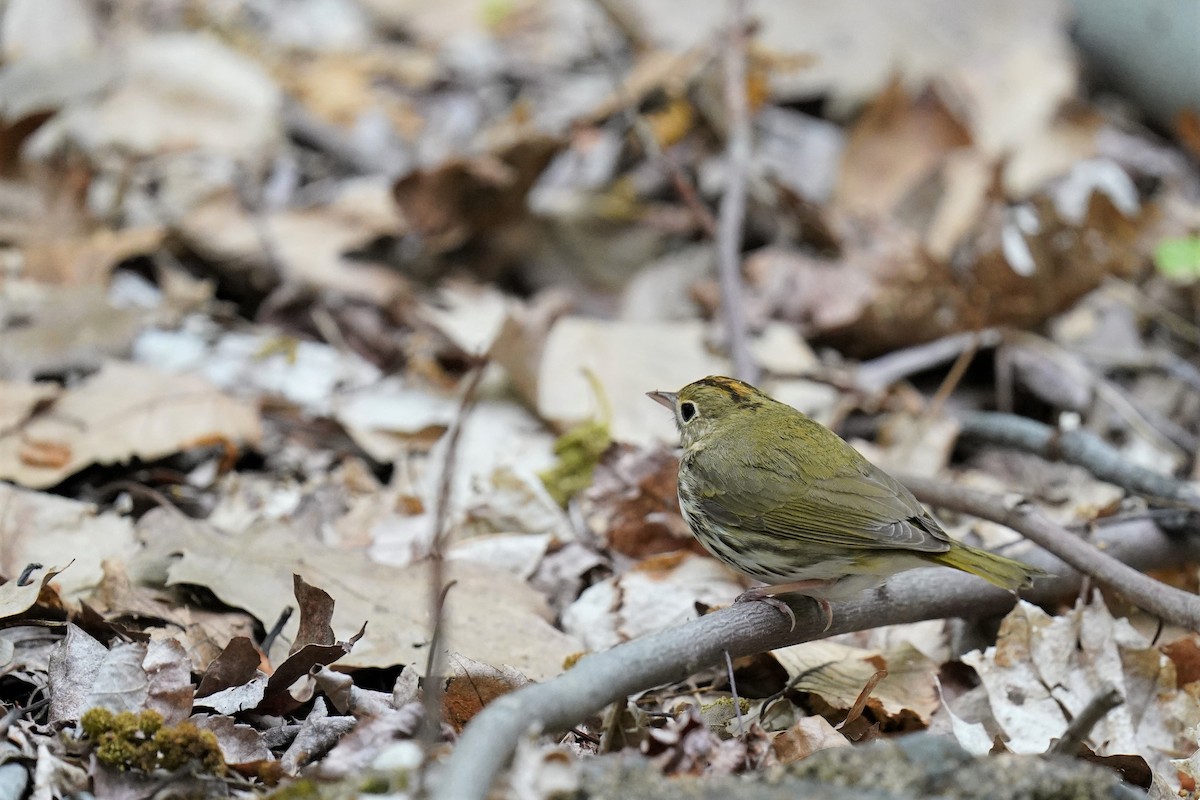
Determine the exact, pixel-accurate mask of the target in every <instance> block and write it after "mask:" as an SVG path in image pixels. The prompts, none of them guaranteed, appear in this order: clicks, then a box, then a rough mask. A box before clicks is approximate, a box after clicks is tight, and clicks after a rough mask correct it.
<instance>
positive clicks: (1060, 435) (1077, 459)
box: [956, 411, 1200, 511]
mask: <svg viewBox="0 0 1200 800" xmlns="http://www.w3.org/2000/svg"><path fill="white" fill-rule="evenodd" d="M956 418H957V419H958V422H959V426H960V435H961V436H964V437H967V438H970V439H974V440H977V441H983V442H987V443H989V444H998V445H1002V446H1004V447H1013V448H1016V449H1018V450H1025V451H1027V452H1030V453H1036V454H1038V455H1040V456H1042V457H1043V458H1049V459H1053V460H1062V461H1066V462H1068V463H1070V464H1078V465H1079V466H1081V467H1084V468H1085V469H1087V470H1088V471H1089V472H1091V473H1092V474H1093V475H1095V476H1096V477H1097V478H1099V479H1100V480H1103V481H1108V482H1109V483H1115V484H1116V485H1118V486H1120V487H1121V488H1123V489H1125V490H1127V491H1129V492H1133V493H1135V494H1143V495H1147V496H1149V497H1152V498H1158V499H1160V500H1165V501H1167V502H1169V503H1173V504H1176V505H1179V506H1182V507H1184V508H1188V509H1192V510H1194V511H1200V486H1197V485H1196V484H1195V483H1193V482H1191V481H1181V480H1178V479H1176V478H1171V477H1169V476H1166V475H1160V474H1158V473H1157V472H1153V471H1151V470H1148V469H1146V468H1145V467H1139V466H1138V465H1137V464H1133V463H1131V462H1130V461H1129V459H1127V458H1125V457H1124V456H1123V455H1121V453H1120V451H1119V450H1117V449H1116V448H1115V447H1113V446H1112V445H1110V444H1109V443H1108V442H1106V441H1104V440H1103V439H1101V438H1100V437H1099V436H1096V435H1095V434H1093V433H1089V432H1088V431H1084V430H1071V431H1060V430H1058V429H1057V428H1052V427H1050V426H1049V425H1044V424H1042V423H1041V422H1037V421H1035V420H1032V419H1027V418H1025V417H1018V416H1015V415H1013V414H998V413H995V412H987V411H971V412H965V413H962V414H959V415H957V417H956Z"/></svg>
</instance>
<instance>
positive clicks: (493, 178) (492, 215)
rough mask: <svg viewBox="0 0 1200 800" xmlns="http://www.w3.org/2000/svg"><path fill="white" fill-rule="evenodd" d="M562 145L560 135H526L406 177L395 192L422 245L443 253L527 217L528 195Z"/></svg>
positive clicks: (432, 250) (401, 208) (433, 251)
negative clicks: (469, 156)
mask: <svg viewBox="0 0 1200 800" xmlns="http://www.w3.org/2000/svg"><path fill="white" fill-rule="evenodd" d="M561 147H562V142H561V141H560V140H559V139H556V138H552V137H549V136H543V135H540V134H532V133H527V134H526V135H525V136H522V137H520V138H518V140H517V141H516V142H515V143H513V144H510V145H507V146H505V147H501V148H498V149H496V150H494V151H492V152H490V153H487V154H484V155H480V156H476V157H474V158H470V159H453V160H450V161H447V162H446V163H444V164H442V165H440V166H438V167H435V168H433V169H424V170H418V171H416V172H413V173H411V174H409V175H406V176H405V177H403V178H401V179H400V180H398V181H396V184H395V186H394V187H393V193H394V195H395V198H396V202H397V204H398V205H399V206H400V210H401V212H402V213H403V214H404V219H405V221H406V222H407V223H408V224H409V225H410V226H412V228H413V229H414V230H415V231H417V233H419V234H420V235H421V237H422V239H423V242H422V243H423V244H424V246H425V249H426V250H427V251H429V252H431V253H443V252H447V251H450V250H454V249H455V248H457V247H460V246H462V245H463V244H465V243H466V242H468V241H469V240H470V239H472V238H473V237H475V236H477V235H479V234H485V233H489V232H491V231H495V230H497V229H500V228H503V227H505V226H508V225H512V224H513V223H514V222H516V221H517V220H520V219H522V218H523V217H525V216H526V215H527V214H528V211H527V210H526V205H525V197H526V195H527V194H528V193H529V190H530V189H531V188H533V184H534V182H535V181H536V180H537V179H538V177H539V176H540V175H541V174H542V170H544V169H545V168H546V165H547V164H549V163H550V159H551V158H553V157H554V154H555V153H557V152H558V150H559V149H560V148H561Z"/></svg>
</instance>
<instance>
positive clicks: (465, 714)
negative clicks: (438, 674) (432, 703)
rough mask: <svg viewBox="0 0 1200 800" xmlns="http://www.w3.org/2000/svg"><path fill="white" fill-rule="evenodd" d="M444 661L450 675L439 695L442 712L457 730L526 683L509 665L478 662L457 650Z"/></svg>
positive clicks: (526, 679)
mask: <svg viewBox="0 0 1200 800" xmlns="http://www.w3.org/2000/svg"><path fill="white" fill-rule="evenodd" d="M447 664H448V665H449V668H450V675H449V677H448V679H447V681H446V691H445V694H444V695H442V711H443V713H444V715H445V718H446V721H447V722H449V723H450V724H451V725H452V726H453V727H454V730H456V731H460V732H461V731H462V729H463V727H464V726H465V725H466V724H467V723H468V722H470V721H471V718H472V717H474V716H475V715H476V714H478V713H479V712H480V711H482V710H483V707H484V706H486V705H487V704H488V703H490V702H492V701H493V700H495V699H496V698H497V697H500V696H501V695H505V694H508V693H509V692H511V691H514V690H515V689H520V688H521V687H522V686H524V685H525V684H527V683H529V679H528V678H526V677H525V676H524V675H522V674H521V673H520V672H518V671H517V670H515V669H513V668H512V667H508V666H504V665H501V666H498V667H495V666H491V665H489V664H481V663H480V662H478V661H475V660H473V659H470V658H467V657H466V656H463V655H461V654H459V653H451V654H450V655H449V657H448V659H447Z"/></svg>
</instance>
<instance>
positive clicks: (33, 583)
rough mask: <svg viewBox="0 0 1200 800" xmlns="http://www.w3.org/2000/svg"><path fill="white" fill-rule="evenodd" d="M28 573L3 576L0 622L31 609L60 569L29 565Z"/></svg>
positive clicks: (0, 589) (0, 588) (0, 596)
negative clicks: (4, 579)
mask: <svg viewBox="0 0 1200 800" xmlns="http://www.w3.org/2000/svg"><path fill="white" fill-rule="evenodd" d="M29 567H30V568H32V569H29V571H28V572H26V571H25V570H22V571H21V573H20V574H14V575H8V576H5V578H6V581H5V583H4V584H3V585H0V620H6V619H8V618H10V617H15V616H18V615H20V614H24V613H25V612H26V611H28V610H29V609H31V608H33V606H34V604H35V603H37V601H38V598H39V597H40V596H41V594H42V590H43V589H44V588H45V587H46V584H48V583H49V582H50V581H51V580H53V579H54V576H55V575H57V574H58V573H60V572H62V571H63V569H64V568H62V567H49V568H47V567H43V566H41V565H39V564H30V565H29Z"/></svg>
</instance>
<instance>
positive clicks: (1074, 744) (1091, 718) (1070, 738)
mask: <svg viewBox="0 0 1200 800" xmlns="http://www.w3.org/2000/svg"><path fill="white" fill-rule="evenodd" d="M1124 702H1125V698H1124V697H1122V696H1121V692H1120V691H1118V690H1117V687H1115V686H1113V685H1112V684H1106V685H1105V687H1104V689H1103V690H1102V691H1101V692H1100V693H1099V694H1097V695H1096V696H1095V697H1093V698H1092V699H1091V700H1089V701H1088V704H1087V705H1086V706H1084V707H1083V710H1082V711H1080V712H1079V713H1078V714H1076V715H1075V719H1073V720H1071V724H1070V725H1068V726H1067V729H1066V730H1065V731H1063V735H1062V738H1061V739H1059V740H1058V741H1057V742H1055V743H1054V744H1052V745H1050V749H1049V750H1047V751H1046V754H1047V755H1058V756H1076V755H1079V751H1080V750H1081V749H1082V748H1083V743H1084V741H1085V740H1086V739H1087V737H1088V734H1090V733H1091V732H1092V728H1094V727H1096V725H1097V723H1099V722H1100V720H1102V719H1104V717H1105V716H1106V715H1107V714H1108V712H1110V711H1112V710H1113V709H1114V708H1116V707H1117V706H1119V705H1121V704H1122V703H1124Z"/></svg>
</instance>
